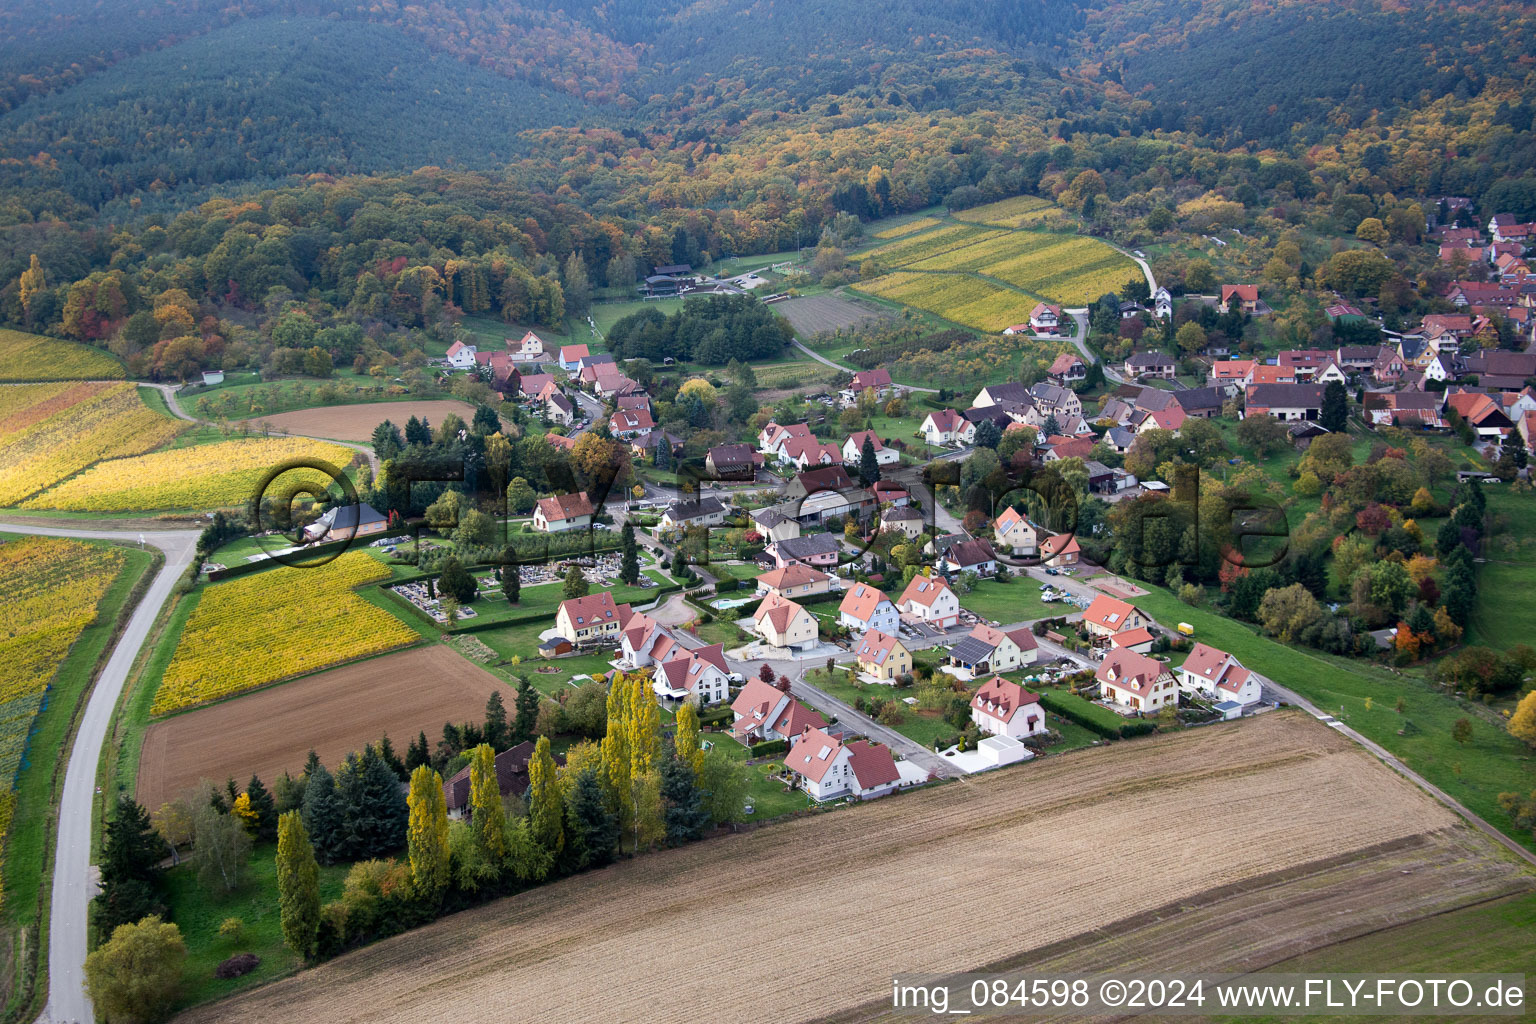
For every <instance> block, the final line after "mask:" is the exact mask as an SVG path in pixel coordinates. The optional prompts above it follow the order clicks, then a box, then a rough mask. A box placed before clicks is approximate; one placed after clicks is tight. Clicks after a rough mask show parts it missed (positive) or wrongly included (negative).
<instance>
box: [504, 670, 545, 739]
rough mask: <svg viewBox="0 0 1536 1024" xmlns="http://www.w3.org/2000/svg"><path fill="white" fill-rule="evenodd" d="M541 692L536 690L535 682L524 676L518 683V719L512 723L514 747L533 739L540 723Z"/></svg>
mask: <svg viewBox="0 0 1536 1024" xmlns="http://www.w3.org/2000/svg"><path fill="white" fill-rule="evenodd" d="M539 700H540V697H539V691H538V690H537V689H535V688H534V685H533V682H532V681H531V680H530V679H528V677H527V676H524V677H523V678H522V679H519V680H518V682H517V703H516V707H515V709H516V711H517V717H516V718H515V719H513V721H512V736H511V739H512V745H513V746H516V745H517V744H519V743H522V742H523V741H524V740H531V739H533V733H534V728H535V726H537V725H538V721H539Z"/></svg>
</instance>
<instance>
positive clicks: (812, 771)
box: [784, 728, 901, 803]
mask: <svg viewBox="0 0 1536 1024" xmlns="http://www.w3.org/2000/svg"><path fill="white" fill-rule="evenodd" d="M784 767H785V768H787V769H789V770H790V771H792V772H794V773H795V774H796V775H798V776H799V777H800V785H801V787H802V788H803V789H804V790H805V791H806V792H807V793H808V794H810V797H811V799H812V800H815V801H817V802H818V803H820V802H822V801H824V800H834V799H836V798H838V797H842V796H852V797H857V798H859V799H860V800H873V799H874V798H876V797H881V796H885V795H886V794H887V793H890V792H891V791H892V790H894V789H895V788H896V786H897V785H898V784H899V783H900V782H901V772H900V771H898V770H897V768H896V759H895V758H894V757H893V756H892V755H891V748H890V747H884V746H879V745H876V744H874V743H871V742H869V741H868V740H853V741H852V742H850V743H844V742H843V741H842V740H839V739H835V738H833V737H832V736H829V735H827V734H826V733H825V732H823V731H822V730H820V729H812V728H807V729H806V730H805V731H804V732H802V733H801V734H800V735H799V736H798V737H797V738H796V739H795V745H794V746H793V747H791V748H790V751H789V754H788V755H787V756H786V757H785V758H784Z"/></svg>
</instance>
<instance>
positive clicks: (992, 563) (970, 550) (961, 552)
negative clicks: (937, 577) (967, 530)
mask: <svg viewBox="0 0 1536 1024" xmlns="http://www.w3.org/2000/svg"><path fill="white" fill-rule="evenodd" d="M938 570H939V571H940V572H942V573H945V574H946V575H948V574H958V573H962V572H974V573H976V574H977V575H978V576H991V575H992V574H993V573H995V572H997V552H995V551H993V550H992V545H991V544H990V543H989V542H988V541H987V540H986V538H979V539H977V540H968V541H965V542H963V543H960V544H956V545H954V546H953V547H951V548H950V549H949V550H948V551H946V552H944V555H943V557H942V558H940V559H939V561H938Z"/></svg>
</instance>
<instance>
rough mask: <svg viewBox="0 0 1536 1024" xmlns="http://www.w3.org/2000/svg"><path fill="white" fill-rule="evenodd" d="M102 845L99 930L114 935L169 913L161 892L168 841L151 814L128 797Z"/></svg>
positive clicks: (95, 910)
mask: <svg viewBox="0 0 1536 1024" xmlns="http://www.w3.org/2000/svg"><path fill="white" fill-rule="evenodd" d="M105 833H106V835H105V837H104V839H103V842H102V857H101V892H100V893H99V894H97V896H96V898H95V900H94V901H93V913H94V917H95V921H96V925H97V927H98V928H100V929H102V931H104V932H107V933H110V932H111V931H112V929H114V928H116V927H117V926H118V925H123V924H132V923H133V922H135V921H138V920H141V919H142V918H145V917H148V916H149V915H151V914H162V915H163V914H165V913H166V908H165V905H164V904H163V903H162V902H161V900H160V898H159V894H158V890H157V886H158V883H159V881H160V861H161V859H162V858H163V857H164V856H165V854H166V844H165V840H164V839H162V838H160V836H159V835H158V834H157V833H156V832H155V830H154V828H153V827H152V826H151V824H150V820H149V812H147V811H146V810H144V808H143V807H140V806H139V805H138V804H137V803H135V802H134V801H133V799H132V798H130V797H128V796H127V795H124V796H121V797H119V798H118V801H117V814H116V816H114V817H113V819H112V820H111V821H109V822H107V825H106V828H105Z"/></svg>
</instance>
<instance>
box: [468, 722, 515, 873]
mask: <svg viewBox="0 0 1536 1024" xmlns="http://www.w3.org/2000/svg"><path fill="white" fill-rule="evenodd" d="M473 757H474V759H473V760H472V761H470V762H469V806H470V822H471V824H472V825H473V827H474V830H475V840H476V842H477V843H478V844H479V846H480V848H481V849H482V850H484V851H485V853H486V856H488V857H489V858H490V859H491V861H492V862H493V863H496V864H500V863H501V861H502V858H504V857H505V856H506V855H507V831H506V830H507V818H506V812H505V811H504V810H502V806H501V788H500V787H499V786H498V785H497V783H496V752H495V751H494V750H492V749H491V747H490V744H488V743H482V744H480V745H479V746H478V747H476V748H475V750H474V754H473Z"/></svg>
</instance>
